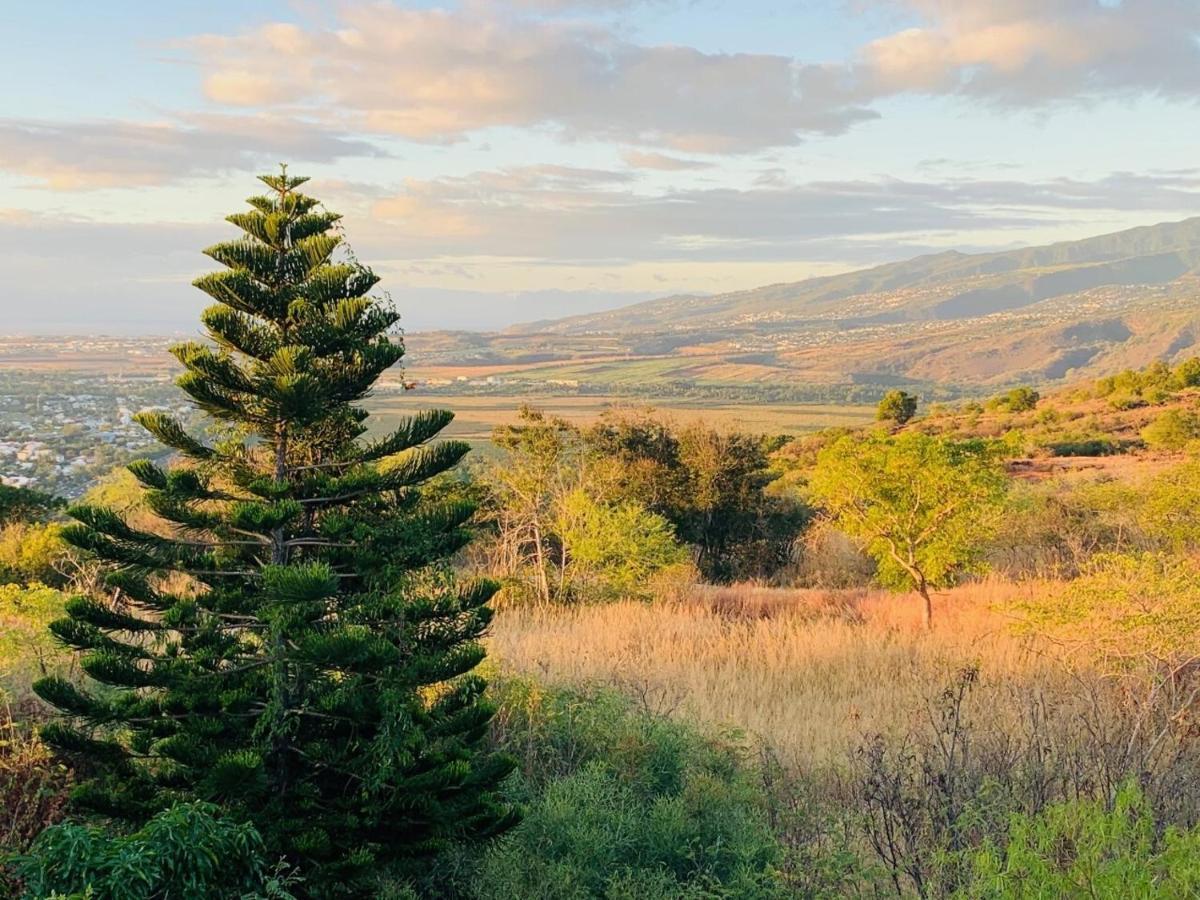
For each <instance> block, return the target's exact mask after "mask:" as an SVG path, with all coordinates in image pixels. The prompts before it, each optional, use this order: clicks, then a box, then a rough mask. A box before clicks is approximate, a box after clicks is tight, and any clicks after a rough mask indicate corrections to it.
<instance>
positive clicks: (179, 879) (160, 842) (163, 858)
mask: <svg viewBox="0 0 1200 900" xmlns="http://www.w3.org/2000/svg"><path fill="white" fill-rule="evenodd" d="M263 853H264V848H263V842H262V838H261V837H260V836H259V834H258V832H257V831H256V830H255V829H254V827H253V826H252V825H249V824H241V823H235V822H231V821H229V820H228V819H223V818H220V817H219V816H218V810H217V807H215V806H213V805H211V804H207V803H181V804H178V805H176V806H173V807H171V808H170V809H167V810H164V811H163V812H161V813H159V814H157V815H156V816H154V817H153V818H152V819H150V820H149V821H148V822H147V823H146V825H145V826H143V827H142V829H141V830H140V831H136V832H134V833H132V834H127V835H113V834H110V833H108V832H106V831H104V830H103V829H100V828H97V827H89V826H84V825H74V824H66V825H55V826H52V827H50V828H48V829H46V830H45V831H44V832H43V833H42V834H41V836H40V837H38V839H37V840H36V841H35V842H34V844H33V847H32V848H31V849H30V851H29V853H28V854H27V855H25V856H23V857H21V858H20V859H18V860H17V866H16V868H17V872H18V874H19V875H20V877H21V878H22V879H23V881H24V883H25V896H26V897H27V898H30V900H34V898H40V897H48V896H51V895H55V894H78V895H83V896H89V897H92V896H94V897H96V898H97V900H101V898H104V900H109V898H111V900H151V898H165V897H180V898H182V897H189V898H192V897H195V898H206V897H210V898H214V900H217V898H228V897H242V898H258V897H263V898H270V897H273V898H280V900H284V898H291V897H292V896H293V895H292V894H291V893H290V892H289V891H288V887H289V885H291V884H293V883H294V879H293V878H291V877H290V876H288V875H287V874H286V873H282V872H281V871H280V870H279V869H278V868H276V869H274V870H272V869H271V868H270V867H268V866H267V864H266V863H265V862H264V859H263ZM85 892H86V893H85Z"/></svg>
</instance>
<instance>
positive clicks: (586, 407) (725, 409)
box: [368, 389, 875, 444]
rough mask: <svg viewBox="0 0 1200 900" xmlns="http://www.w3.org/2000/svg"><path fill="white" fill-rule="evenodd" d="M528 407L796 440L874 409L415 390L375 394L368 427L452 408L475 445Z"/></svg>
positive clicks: (584, 420) (454, 430)
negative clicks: (648, 415)
mask: <svg viewBox="0 0 1200 900" xmlns="http://www.w3.org/2000/svg"><path fill="white" fill-rule="evenodd" d="M525 404H528V405H531V406H534V407H536V408H537V409H539V410H542V411H543V412H545V413H546V414H548V415H553V416H560V417H562V418H563V419H565V420H567V421H568V422H571V423H572V424H574V425H587V424H590V423H592V422H595V421H596V420H598V419H599V418H600V417H601V416H603V415H604V414H605V413H606V412H610V411H620V410H630V409H642V410H653V411H655V412H656V413H658V414H660V415H661V416H664V417H666V418H669V419H671V420H673V421H675V422H678V423H679V424H681V425H690V424H694V423H703V424H705V425H708V426H710V427H713V428H718V429H728V430H738V431H747V432H751V433H753V434H780V435H788V436H796V435H802V434H811V433H813V432H816V431H820V430H822V429H825V428H833V427H857V426H861V425H863V424H865V423H867V422H869V421H871V420H872V419H873V418H874V416H875V408H874V407H873V406H867V405H841V404H803V403H797V404H761V405H760V404H735V403H701V402H697V401H682V400H671V399H667V400H647V401H641V400H630V399H627V398H622V397H615V396H604V395H597V396H591V395H587V396H553V395H550V396H541V395H537V396H520V395H498V396H453V397H451V396H441V395H429V394H426V393H423V392H422V391H421V390H420V389H417V390H413V391H408V392H404V393H399V392H388V393H386V394H380V395H378V396H376V397H375V398H373V399H372V400H371V401H370V402H369V404H368V405H369V408H370V409H371V412H372V414H373V416H374V417H375V419H374V421H373V427H374V428H375V429H377V430H378V431H379V432H386V431H387V430H389V429H390V428H394V427H395V424H396V422H397V421H398V420H399V419H401V418H402V417H404V416H407V415H411V414H412V413H413V412H415V411H417V410H420V409H428V408H430V407H439V408H441V407H444V408H446V409H450V410H453V412H454V422H453V423H451V425H450V426H449V427H448V428H447V429H446V431H445V432H444V434H445V435H446V436H447V437H455V438H459V439H461V440H466V441H469V442H471V443H474V444H484V443H486V442H488V441H489V440H490V437H491V434H492V430H493V429H494V428H496V427H498V426H504V425H512V424H514V423H515V422H516V421H517V419H518V415H519V412H520V409H521V407H522V405H525Z"/></svg>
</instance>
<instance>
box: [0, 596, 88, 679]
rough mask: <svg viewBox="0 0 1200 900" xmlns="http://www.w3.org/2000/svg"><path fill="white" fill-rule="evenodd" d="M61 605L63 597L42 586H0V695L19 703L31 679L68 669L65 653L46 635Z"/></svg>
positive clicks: (61, 647)
mask: <svg viewBox="0 0 1200 900" xmlns="http://www.w3.org/2000/svg"><path fill="white" fill-rule="evenodd" d="M65 604H66V597H65V596H64V595H63V594H61V593H60V592H59V591H56V590H54V589H53V588H48V587H46V586H45V585H41V584H31V585H28V586H26V587H23V586H21V585H16V584H0V696H4V695H7V697H8V698H9V699H11V700H13V701H16V702H17V703H22V702H24V701H25V700H26V699H28V698H29V697H31V696H32V690H31V687H30V686H31V684H32V683H33V681H34V680H35V679H37V678H41V677H42V676H44V675H47V674H51V673H56V674H62V673H65V672H66V671H67V670H68V669H69V668H70V667H71V665H72V658H71V655H70V653H69V651H67V650H66V649H65V648H64V647H63V646H62V645H61V644H60V643H58V642H57V641H56V640H55V639H54V637H53V635H51V633H50V623H51V622H53V621H54V620H55V619H58V618H61V617H62V614H63V608H64V606H65Z"/></svg>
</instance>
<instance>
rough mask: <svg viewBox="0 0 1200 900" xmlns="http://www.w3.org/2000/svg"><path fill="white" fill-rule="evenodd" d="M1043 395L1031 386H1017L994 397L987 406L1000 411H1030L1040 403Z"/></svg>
mask: <svg viewBox="0 0 1200 900" xmlns="http://www.w3.org/2000/svg"><path fill="white" fill-rule="evenodd" d="M1040 399H1041V395H1040V394H1038V392H1037V391H1035V390H1034V389H1033V388H1031V387H1015V388H1013V389H1012V390H1010V391H1008V392H1006V393H1003V394H999V395H997V396H995V397H992V398H991V399H990V400H988V402H987V408H988V409H992V410H996V411H998V412H1014V413H1017V412H1028V411H1029V410H1031V409H1033V408H1034V407H1036V406H1037V405H1038V401H1039V400H1040Z"/></svg>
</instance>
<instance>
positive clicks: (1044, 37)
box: [861, 0, 1200, 106]
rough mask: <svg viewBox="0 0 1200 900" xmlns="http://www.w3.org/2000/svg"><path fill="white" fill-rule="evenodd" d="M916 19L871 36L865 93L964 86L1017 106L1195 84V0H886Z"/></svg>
mask: <svg viewBox="0 0 1200 900" xmlns="http://www.w3.org/2000/svg"><path fill="white" fill-rule="evenodd" d="M885 5H888V6H895V5H901V6H907V7H909V8H911V9H912V10H913V11H914V12H915V13H916V14H917V15H918V16H919V18H920V20H921V22H920V24H919V25H917V26H916V27H912V28H908V29H905V30H902V31H899V32H896V33H895V34H891V35H888V36H886V37H883V38H880V39H878V40H875V41H873V42H871V43H870V44H868V45H867V46H866V47H865V48H864V50H863V53H862V61H863V65H862V66H861V71H862V73H863V77H864V82H865V83H864V90H865V91H866V92H867V93H868V94H877V95H883V94H895V93H905V92H916V93H928V94H964V95H967V96H971V97H978V98H983V99H987V100H989V101H993V102H997V103H1001V104H1008V105H1013V106H1031V105H1038V104H1042V103H1045V102H1048V101H1061V100H1072V99H1089V98H1095V97H1100V96H1110V95H1122V94H1143V93H1145V94H1158V95H1162V96H1167V97H1175V98H1185V99H1189V100H1190V99H1192V98H1193V97H1194V95H1195V92H1196V91H1197V89H1200V4H1197V3H1196V2H1195V0H1120V2H1100V0H988V2H978V0H902V2H900V3H897V2H896V0H889V2H887V3H886V4H885Z"/></svg>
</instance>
